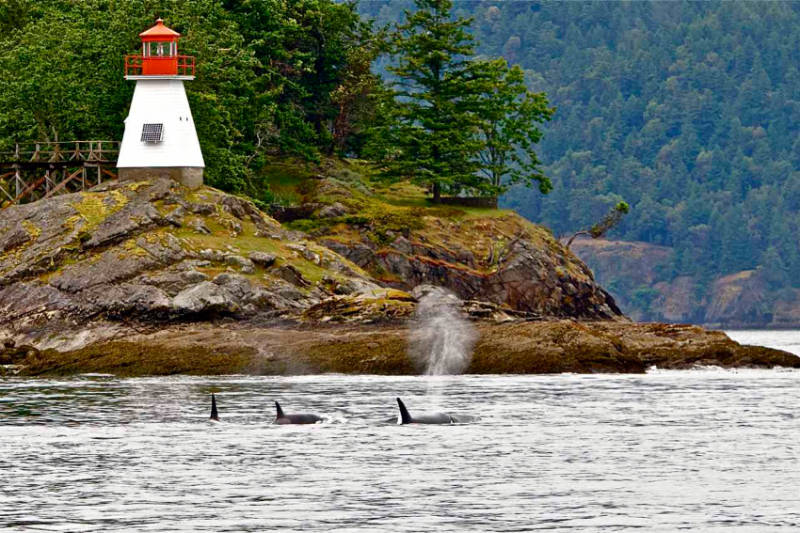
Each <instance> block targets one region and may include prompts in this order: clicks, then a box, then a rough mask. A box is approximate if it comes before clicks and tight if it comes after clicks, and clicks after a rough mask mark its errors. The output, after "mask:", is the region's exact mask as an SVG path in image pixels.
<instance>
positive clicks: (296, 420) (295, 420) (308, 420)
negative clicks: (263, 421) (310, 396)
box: [273, 402, 322, 424]
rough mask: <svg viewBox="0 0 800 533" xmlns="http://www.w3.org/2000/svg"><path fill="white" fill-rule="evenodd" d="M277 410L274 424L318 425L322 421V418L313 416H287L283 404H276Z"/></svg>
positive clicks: (302, 414)
mask: <svg viewBox="0 0 800 533" xmlns="http://www.w3.org/2000/svg"><path fill="white" fill-rule="evenodd" d="M275 409H276V410H277V416H276V417H275V422H273V423H274V424H316V423H317V422H321V421H322V419H321V418H320V417H318V416H317V415H312V414H304V413H300V414H296V415H287V414H285V413H284V412H283V409H281V404H279V403H278V402H275Z"/></svg>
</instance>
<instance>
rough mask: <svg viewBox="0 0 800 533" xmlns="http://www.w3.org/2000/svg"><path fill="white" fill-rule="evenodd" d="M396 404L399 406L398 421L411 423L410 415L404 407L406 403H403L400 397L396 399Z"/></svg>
mask: <svg viewBox="0 0 800 533" xmlns="http://www.w3.org/2000/svg"><path fill="white" fill-rule="evenodd" d="M397 406H398V407H399V408H400V422H401V423H402V424H410V423H411V415H410V414H408V409H406V405H405V404H404V403H403V400H401V399H400V398H398V399H397Z"/></svg>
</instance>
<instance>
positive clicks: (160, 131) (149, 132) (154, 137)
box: [142, 124, 164, 143]
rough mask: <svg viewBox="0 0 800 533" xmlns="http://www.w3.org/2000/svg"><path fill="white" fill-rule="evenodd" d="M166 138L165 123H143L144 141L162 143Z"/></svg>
mask: <svg viewBox="0 0 800 533" xmlns="http://www.w3.org/2000/svg"><path fill="white" fill-rule="evenodd" d="M163 139H164V124H143V125H142V142H145V143H160V142H161V141H162V140H163Z"/></svg>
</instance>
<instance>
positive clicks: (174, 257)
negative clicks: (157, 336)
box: [0, 180, 381, 335]
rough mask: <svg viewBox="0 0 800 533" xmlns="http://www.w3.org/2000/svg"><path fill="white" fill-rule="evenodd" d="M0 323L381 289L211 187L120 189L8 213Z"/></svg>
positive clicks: (0, 268)
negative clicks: (197, 189) (199, 188)
mask: <svg viewBox="0 0 800 533" xmlns="http://www.w3.org/2000/svg"><path fill="white" fill-rule="evenodd" d="M0 248H2V250H3V252H2V254H0V327H2V326H5V327H12V328H13V329H14V330H15V331H26V330H30V331H36V330H42V331H41V334H42V335H44V334H45V333H46V331H47V330H58V328H61V327H63V326H64V325H65V324H69V325H70V327H76V326H79V325H80V324H82V323H86V322H88V321H92V320H98V319H111V320H118V321H130V320H134V321H138V322H164V321H167V322H168V321H172V320H198V319H209V318H212V317H219V316H234V317H237V318H247V317H256V316H270V317H275V316H283V315H291V314H293V313H297V312H301V311H302V310H303V309H306V308H308V307H310V306H312V305H315V304H318V303H319V302H320V301H322V300H323V299H324V298H327V297H328V296H331V295H333V294H336V293H342V292H345V293H347V292H356V291H364V292H370V291H377V292H380V290H381V289H380V287H379V286H378V284H376V283H375V282H373V281H372V280H371V279H370V278H369V276H367V275H366V273H364V272H362V271H361V270H360V269H359V268H358V267H356V266H355V265H353V264H352V263H350V262H349V261H347V260H346V259H344V258H342V257H340V256H339V255H337V254H336V253H334V252H332V251H330V250H327V249H325V248H323V247H321V246H319V245H317V244H315V243H313V242H309V241H306V240H303V239H302V238H298V235H297V234H296V233H291V232H287V231H285V230H284V229H283V228H281V226H280V225H279V224H278V223H277V222H275V221H274V220H272V219H270V218H269V217H267V216H265V215H264V214H263V213H261V212H260V211H259V210H258V209H256V208H255V206H254V205H253V204H252V203H251V202H249V201H247V200H244V199H241V198H238V197H235V196H230V195H226V194H223V193H220V192H218V191H214V190H212V189H204V190H202V191H200V192H196V193H192V192H189V191H188V190H186V189H183V188H181V187H180V186H179V185H177V184H176V183H174V182H172V181H169V180H157V181H154V182H152V183H125V184H112V185H108V186H105V187H104V188H101V189H97V190H94V191H93V192H88V193H80V194H73V195H65V196H60V197H55V198H51V199H48V200H45V201H42V202H37V203H34V204H29V205H23V206H19V207H14V208H11V209H6V210H3V211H2V212H0Z"/></svg>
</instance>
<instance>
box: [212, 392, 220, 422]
mask: <svg viewBox="0 0 800 533" xmlns="http://www.w3.org/2000/svg"><path fill="white" fill-rule="evenodd" d="M210 419H211V420H217V421H219V414H218V413H217V399H216V398H215V397H214V393H213V392H212V393H211V417H210Z"/></svg>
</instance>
